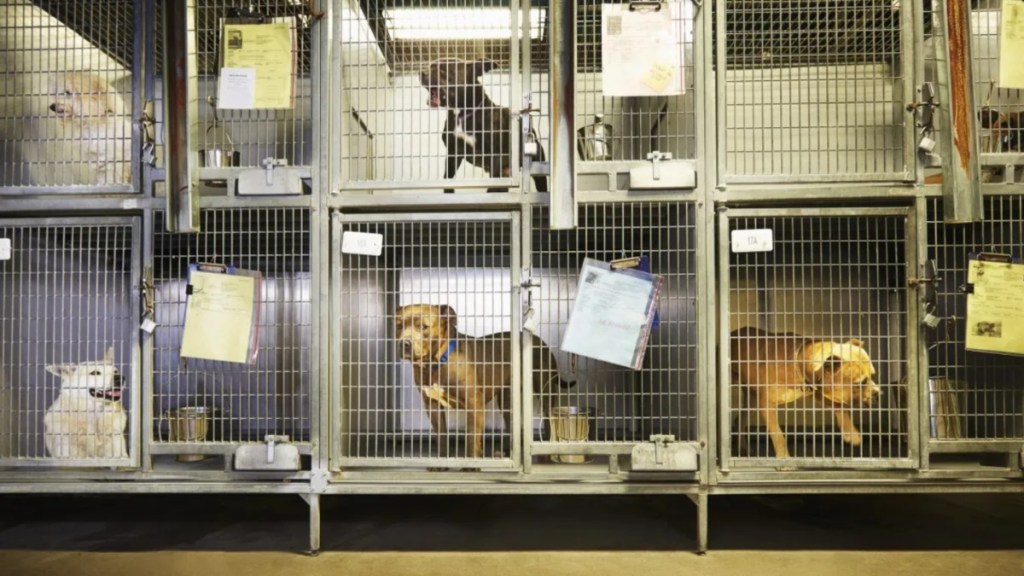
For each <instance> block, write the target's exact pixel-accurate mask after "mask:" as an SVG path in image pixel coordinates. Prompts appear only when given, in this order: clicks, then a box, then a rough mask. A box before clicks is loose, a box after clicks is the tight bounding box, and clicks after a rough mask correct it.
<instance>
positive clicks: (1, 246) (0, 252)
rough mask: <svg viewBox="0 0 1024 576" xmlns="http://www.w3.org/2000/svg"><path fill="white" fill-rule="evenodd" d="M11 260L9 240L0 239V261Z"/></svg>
mask: <svg viewBox="0 0 1024 576" xmlns="http://www.w3.org/2000/svg"><path fill="white" fill-rule="evenodd" d="M10 259H11V239H10V238H0V260H10Z"/></svg>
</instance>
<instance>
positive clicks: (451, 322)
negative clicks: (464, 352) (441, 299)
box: [437, 304, 459, 337]
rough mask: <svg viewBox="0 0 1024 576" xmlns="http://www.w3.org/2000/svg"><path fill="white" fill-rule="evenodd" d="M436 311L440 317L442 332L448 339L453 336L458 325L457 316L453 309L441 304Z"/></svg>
mask: <svg viewBox="0 0 1024 576" xmlns="http://www.w3.org/2000/svg"><path fill="white" fill-rule="evenodd" d="M437 311H438V314H440V316H441V324H442V325H443V326H444V327H443V328H442V331H443V332H444V333H445V334H447V335H448V336H449V337H453V336H455V331H456V328H458V324H459V316H458V314H456V313H455V309H454V308H452V307H451V306H449V305H447V304H441V305H440V306H438V307H437Z"/></svg>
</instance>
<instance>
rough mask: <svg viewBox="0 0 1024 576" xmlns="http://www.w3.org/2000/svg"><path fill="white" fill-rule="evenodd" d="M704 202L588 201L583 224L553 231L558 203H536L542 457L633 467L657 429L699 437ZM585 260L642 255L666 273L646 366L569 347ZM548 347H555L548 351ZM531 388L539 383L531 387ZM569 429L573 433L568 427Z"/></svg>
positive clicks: (535, 433)
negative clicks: (548, 380) (547, 380)
mask: <svg viewBox="0 0 1024 576" xmlns="http://www.w3.org/2000/svg"><path fill="white" fill-rule="evenodd" d="M697 221H698V218H697V208H696V205H695V204H694V203H692V202H611V203H597V204H582V205H581V206H580V208H579V226H578V227H577V228H576V229H574V230H567V231H552V230H549V229H548V226H547V222H548V208H547V207H544V206H535V207H532V208H531V229H530V231H529V232H530V241H531V246H530V258H531V260H530V263H529V270H530V280H529V281H530V284H531V285H534V286H536V288H532V289H531V297H530V300H529V308H528V310H527V312H526V315H527V316H532V318H533V321H534V322H535V323H536V325H535V327H533V328H531V330H532V331H533V333H534V334H536V335H537V337H538V339H539V340H540V343H538V344H535V346H534V352H533V354H532V372H531V373H530V374H527V377H532V378H534V379H536V378H538V377H545V376H546V375H547V373H548V372H555V373H557V375H558V377H559V378H558V380H555V381H553V383H552V384H550V385H548V386H546V387H539V386H538V385H537V384H536V383H534V385H533V386H532V389H533V390H534V392H535V393H534V396H533V402H532V403H533V406H534V408H533V410H532V414H531V416H532V424H531V426H530V433H529V435H528V438H530V439H531V442H530V444H529V447H528V450H529V451H528V455H530V456H532V457H533V458H532V462H533V463H535V464H548V463H559V464H563V463H564V464H583V463H587V462H594V463H595V464H596V465H602V464H604V465H606V466H608V467H610V468H613V467H618V466H619V465H620V462H619V460H620V457H622V456H625V457H626V458H625V459H624V460H623V461H622V462H621V464H622V465H623V466H624V467H625V469H627V470H628V469H629V468H628V467H629V466H630V465H631V461H630V458H628V457H629V456H630V455H631V454H632V451H633V448H634V447H635V446H637V445H638V444H641V443H646V442H649V441H650V439H651V437H652V436H654V435H671V436H673V437H674V442H681V443H696V442H697V441H698V439H699V437H698V424H699V416H698V415H699V413H700V408H699V398H698V392H697V390H698V358H699V357H700V352H701V350H700V348H699V346H700V345H699V335H700V334H701V331H700V330H699V327H698V316H697V309H698V296H697V292H698V290H697V285H698V279H697V258H698V247H697V237H698V233H697ZM585 258H592V259H595V260H599V261H602V262H612V261H616V260H620V259H629V258H639V259H641V260H642V261H643V263H642V264H640V267H641V268H644V267H646V268H647V269H648V270H649V271H650V272H652V273H655V274H658V275H660V276H661V277H662V280H663V284H662V287H661V291H660V295H659V298H658V308H657V315H656V317H655V321H654V326H653V327H652V329H651V334H650V337H649V340H648V343H647V348H646V351H645V354H644V359H643V365H642V368H641V369H640V370H632V369H630V368H624V367H620V366H617V365H613V364H611V363H606V362H602V361H600V360H597V359H592V358H587V357H583V356H574V355H572V354H570V353H569V352H567V351H565V350H563V349H562V348H561V343H562V339H563V336H564V335H565V333H566V330H567V328H568V325H569V320H570V315H571V312H572V309H573V303H574V301H575V299H576V292H577V286H578V283H579V275H580V269H581V267H582V265H583V261H584V259H585ZM541 343H542V344H544V345H546V346H545V347H546V348H547V349H548V350H550V353H547V352H545V353H538V352H537V348H538V347H539V346H540V345H541ZM527 389H530V388H527ZM567 428H568V430H566V429H567Z"/></svg>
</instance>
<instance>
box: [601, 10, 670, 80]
mask: <svg viewBox="0 0 1024 576" xmlns="http://www.w3.org/2000/svg"><path fill="white" fill-rule="evenodd" d="M682 10H683V7H682V2H680V1H678V0H632V1H630V2H629V3H628V4H619V3H603V4H602V5H601V92H602V94H604V95H605V96H619V97H629V96H641V97H644V96H647V97H652V96H678V95H681V94H683V93H685V91H686V82H685V78H684V73H685V68H684V66H683V43H682V37H681V36H682V30H681V27H680V26H679V17H680V16H681V14H682V12H681V11H682Z"/></svg>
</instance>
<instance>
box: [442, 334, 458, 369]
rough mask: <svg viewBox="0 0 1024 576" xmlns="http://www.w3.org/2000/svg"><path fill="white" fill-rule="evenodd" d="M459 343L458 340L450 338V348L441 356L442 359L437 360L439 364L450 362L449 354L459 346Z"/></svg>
mask: <svg viewBox="0 0 1024 576" xmlns="http://www.w3.org/2000/svg"><path fill="white" fill-rule="evenodd" d="M458 345H459V343H458V342H456V341H455V340H454V339H452V340H450V341H449V342H448V349H447V350H445V351H444V354H443V355H442V356H441V359H440V360H438V361H437V363H438V364H447V363H448V356H449V355H450V354H451V353H452V352H455V349H456V348H458Z"/></svg>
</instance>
